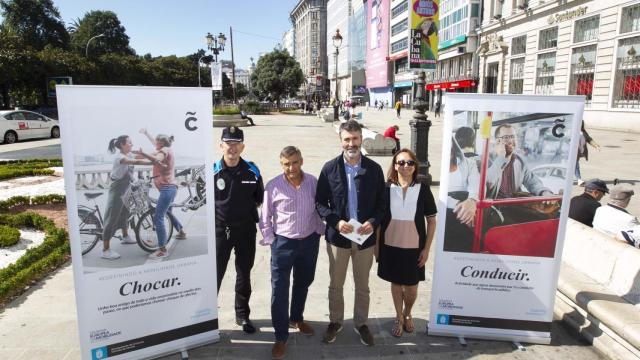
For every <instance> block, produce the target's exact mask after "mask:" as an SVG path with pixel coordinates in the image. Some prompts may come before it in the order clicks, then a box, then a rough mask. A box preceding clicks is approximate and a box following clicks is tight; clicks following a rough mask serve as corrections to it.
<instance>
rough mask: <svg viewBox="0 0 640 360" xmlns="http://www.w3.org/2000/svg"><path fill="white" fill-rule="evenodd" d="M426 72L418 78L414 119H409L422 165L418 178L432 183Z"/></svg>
mask: <svg viewBox="0 0 640 360" xmlns="http://www.w3.org/2000/svg"><path fill="white" fill-rule="evenodd" d="M424 87H425V73H424V71H423V72H421V73H420V75H419V76H418V79H417V80H416V94H415V96H414V98H413V108H414V110H415V111H416V113H415V114H413V119H412V120H411V121H409V126H410V127H411V150H412V151H413V152H414V153H415V154H416V157H417V158H418V161H419V162H420V164H421V165H422V166H420V172H419V173H418V178H419V180H420V181H422V182H424V183H426V184H428V185H431V174H429V167H430V166H431V165H430V164H429V128H430V127H431V121H430V120H428V119H427V115H426V114H425V111H426V110H427V108H428V106H429V104H428V103H427V101H426V99H425V88H424Z"/></svg>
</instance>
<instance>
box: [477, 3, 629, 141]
mask: <svg viewBox="0 0 640 360" xmlns="http://www.w3.org/2000/svg"><path fill="white" fill-rule="evenodd" d="M483 19H484V20H483V23H482V27H481V39H480V46H479V48H478V54H479V57H480V59H479V61H480V64H479V67H480V74H479V75H480V79H479V92H482V93H498V94H540V95H581V96H584V97H585V111H584V120H585V122H586V123H587V125H589V126H596V127H601V128H611V129H619V130H625V131H629V130H631V131H635V132H640V116H639V115H640V114H639V113H640V54H639V53H638V51H639V50H640V0H633V1H624V0H574V1H565V2H556V1H543V0H527V1H524V0H513V1H510V0H505V1H501V0H485V2H484V11H483Z"/></svg>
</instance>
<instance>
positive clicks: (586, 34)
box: [573, 15, 600, 43]
mask: <svg viewBox="0 0 640 360" xmlns="http://www.w3.org/2000/svg"><path fill="white" fill-rule="evenodd" d="M599 26H600V15H596V16H592V17H590V18H586V19H582V20H578V21H576V25H575V29H574V31H573V42H574V43H578V42H583V41H589V40H596V39H597V38H598V27H599Z"/></svg>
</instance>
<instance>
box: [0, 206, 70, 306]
mask: <svg viewBox="0 0 640 360" xmlns="http://www.w3.org/2000/svg"><path fill="white" fill-rule="evenodd" d="M61 201H64V196H59V195H44V196H39V197H34V198H30V197H28V196H20V197H14V198H10V199H8V200H5V201H3V202H1V203H2V205H5V207H3V208H1V209H0V210H6V209H8V208H11V207H13V206H18V204H19V205H29V204H35V203H56V202H61ZM7 204H12V206H9V207H6V205H7ZM0 225H7V226H11V227H16V228H35V229H37V230H40V231H44V232H45V237H44V241H43V242H42V244H40V245H38V246H37V247H34V248H31V249H28V250H27V251H26V252H25V254H24V255H22V256H21V257H20V258H19V259H18V260H17V261H16V262H15V263H13V264H10V265H8V266H7V267H5V268H4V269H0V303H4V302H6V301H7V300H8V299H10V298H11V297H13V296H16V295H18V294H20V293H21V292H22V291H23V290H24V288H25V287H27V286H28V285H29V284H30V283H32V282H34V281H37V280H39V279H41V278H43V277H44V276H46V275H48V274H49V273H50V272H51V271H53V270H55V269H56V268H57V267H59V266H60V265H62V264H64V263H65V262H66V261H67V260H68V259H69V254H70V247H69V235H68V234H67V231H66V230H64V229H60V228H57V227H56V226H55V224H54V223H53V221H51V220H49V219H47V218H45V217H44V216H41V215H38V214H36V213H33V212H24V213H20V214H0Z"/></svg>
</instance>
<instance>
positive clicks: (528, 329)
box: [429, 94, 584, 344]
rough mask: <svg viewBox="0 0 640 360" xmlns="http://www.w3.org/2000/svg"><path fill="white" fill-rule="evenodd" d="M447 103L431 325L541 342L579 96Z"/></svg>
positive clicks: (440, 330) (549, 311) (455, 332)
mask: <svg viewBox="0 0 640 360" xmlns="http://www.w3.org/2000/svg"><path fill="white" fill-rule="evenodd" d="M446 102H447V112H446V113H445V124H444V125H445V126H444V144H443V150H442V164H443V166H442V169H441V177H440V178H441V187H440V189H441V192H440V197H439V203H438V207H439V208H438V219H437V221H438V224H439V226H438V229H437V241H438V242H437V247H436V258H435V268H434V275H433V278H434V280H433V289H432V290H433V293H432V299H431V313H430V324H429V334H436V335H452V336H468V337H477V338H491V339H504V340H510V341H524V342H533V343H543V344H548V343H549V342H550V339H551V337H550V329H551V321H552V317H553V306H554V298H555V289H556V285H557V281H558V273H559V269H560V258H561V255H562V246H563V240H564V232H565V225H566V221H567V216H568V211H569V200H570V195H571V186H572V181H573V178H572V177H573V169H574V167H575V161H576V154H577V149H578V145H579V143H578V141H579V130H580V124H581V121H582V111H583V104H584V99H583V97H580V96H554V97H550V96H521V95H517V96H512V95H484V94H483V95H481V96H480V95H475V94H473V95H471V94H447V99H446Z"/></svg>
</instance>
